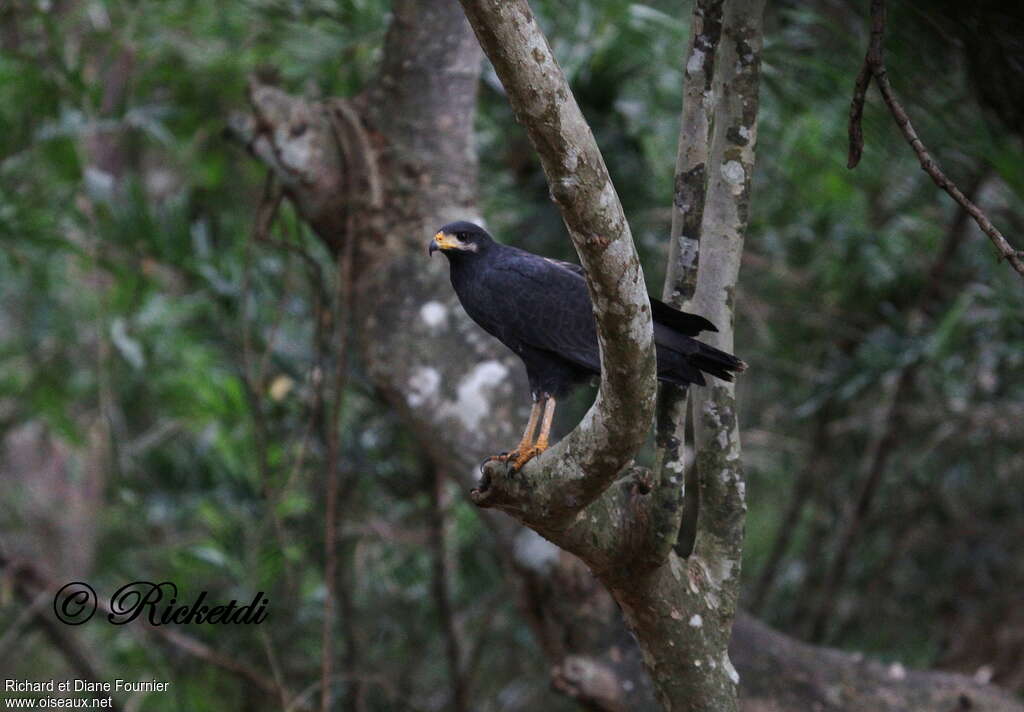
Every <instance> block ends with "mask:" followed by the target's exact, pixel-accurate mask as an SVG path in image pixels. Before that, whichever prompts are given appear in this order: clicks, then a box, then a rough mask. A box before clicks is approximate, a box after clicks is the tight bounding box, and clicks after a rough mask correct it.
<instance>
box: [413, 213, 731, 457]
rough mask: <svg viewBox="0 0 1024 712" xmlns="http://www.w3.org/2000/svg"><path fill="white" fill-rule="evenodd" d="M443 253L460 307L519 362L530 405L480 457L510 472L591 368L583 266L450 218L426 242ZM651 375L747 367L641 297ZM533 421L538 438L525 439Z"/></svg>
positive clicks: (594, 363)
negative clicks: (650, 341)
mask: <svg viewBox="0 0 1024 712" xmlns="http://www.w3.org/2000/svg"><path fill="white" fill-rule="evenodd" d="M436 250H440V251H441V253H442V254H443V255H444V256H445V257H447V258H448V263H449V266H450V271H451V279H452V286H453V287H455V293H456V294H457V295H458V297H459V301H460V302H461V303H462V306H463V308H464V309H465V310H466V313H467V314H469V316H470V317H471V318H472V319H473V321H475V322H476V323H477V324H479V325H480V326H481V327H483V329H484V331H486V332H487V333H489V334H491V335H492V336H494V337H495V338H497V339H498V340H499V341H501V343H503V344H505V345H506V346H508V347H509V348H510V349H512V351H514V352H515V353H516V354H517V355H518V356H519V357H520V358H521V359H522V360H523V363H524V364H525V365H526V375H527V378H528V379H529V381H530V390H531V392H532V395H533V409H532V410H531V411H530V419H529V422H528V423H527V425H526V430H525V431H524V432H523V438H522V440H520V442H519V445H517V446H516V448H515V449H514V450H512V451H511V452H508V453H503V454H501V455H497V456H495V457H494V458H490V459H499V460H503V461H509V462H511V463H512V466H513V468H515V469H519V468H520V467H522V466H523V464H524V463H526V461H527V460H529V459H530V458H532V457H535V456H536V455H539V454H540V453H542V452H544V450H545V449H547V447H548V437H549V434H550V431H551V421H552V419H553V418H554V415H555V401H556V399H558V398H560V397H561V396H563V395H564V394H565V393H566V392H567V391H569V390H570V389H571V388H572V387H573V386H575V385H576V384H579V383H582V382H586V381H588V380H590V378H591V377H592V376H595V375H598V374H600V373H601V356H600V350H599V347H598V341H597V326H596V323H595V320H594V313H593V310H592V308H591V302H590V293H589V292H588V291H587V283H586V280H585V278H584V273H583V268H582V267H580V266H579V265H574V264H571V263H569V262H562V261H560V260H553V259H549V258H547V257H541V256H540V255H535V254H532V253H530V252H527V251H526V250H520V249H518V248H516V247H510V246H509V245H503V244H501V243H500V242H495V240H494V239H493V238H492V237H491V236H490V235H489V234H487V231H486V230H484V229H483V228H481V227H479V226H478V225H474V224H473V223H469V222H453V223H450V224H448V225H445V226H444V227H442V228H441V230H440V231H439V232H438V233H437V234H436V235H434V237H433V239H432V240H431V241H430V247H429V249H428V254H430V255H433V254H434V252H435V251H436ZM651 315H652V317H653V319H654V343H655V346H656V350H657V360H658V380H660V381H666V382H668V383H676V384H679V385H687V384H690V383H696V384H698V385H701V386H703V385H705V380H704V374H705V373H707V374H710V375H712V376H715V377H716V378H721V379H722V380H725V381H731V380H732V378H733V372H734V371H742V370H744V369H745V368H746V367H747V365H746V364H745V363H743V361H741V360H739V359H738V358H736V357H735V356H733V355H732V354H728V353H726V352H724V351H720V350H719V349H716V348H714V347H712V346H708V345H707V344H704V343H701V342H700V341H697V340H696V339H694V338H692V337H694V336H696V335H697V334H699V333H700V332H702V331H718V329H716V328H715V325H714V324H712V323H711V322H710V321H708V320H707V319H705V318H704V317H702V316H697V315H696V314H687V313H685V312H681V311H678V310H676V309H673V308H672V307H670V306H668V305H667V304H665V303H664V302H660V301H658V300H657V299H651ZM538 421H540V425H541V427H540V435H539V436H538V437H537V439H536V441H534V440H533V434H534V431H535V430H536V429H537V423H538Z"/></svg>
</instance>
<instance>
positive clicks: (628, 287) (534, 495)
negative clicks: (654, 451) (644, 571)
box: [461, 0, 655, 530]
mask: <svg viewBox="0 0 1024 712" xmlns="http://www.w3.org/2000/svg"><path fill="white" fill-rule="evenodd" d="M461 1H462V6H463V8H464V9H465V11H466V16H467V18H469V22H470V25H471V26H472V27H473V30H474V32H476V35H477V38H478V39H479V41H480V45H481V46H482V47H483V49H484V53H485V54H486V55H487V56H488V58H489V59H490V60H491V63H492V64H493V65H494V69H495V71H496V72H497V74H498V77H499V78H500V79H501V82H502V84H503V85H504V87H505V90H506V91H507V92H508V99H509V103H511V105H512V108H513V110H514V111H515V113H516V116H517V117H518V119H519V121H520V122H521V123H522V124H523V125H524V126H525V127H526V130H527V132H528V134H529V136H530V140H531V141H532V142H533V145H534V148H535V149H536V150H537V153H538V155H539V156H540V161H541V165H542V166H543V168H544V173H545V175H546V176H547V179H548V185H549V186H550V189H551V197H552V198H553V200H554V201H555V202H556V203H557V204H558V207H559V209H560V210H561V213H562V218H563V220H564V221H565V224H566V226H567V227H568V229H569V234H570V236H571V238H572V242H573V245H574V246H575V247H576V251H577V253H579V256H580V261H581V262H582V264H583V267H584V269H585V270H586V273H587V284H588V287H589V289H590V296H591V299H592V301H593V304H594V316H595V318H596V320H597V332H598V339H599V341H600V345H601V389H600V393H599V394H598V398H597V401H596V402H595V403H594V405H593V407H592V408H591V409H590V411H589V412H588V413H587V415H586V417H585V418H584V419H583V422H582V423H580V425H579V426H578V427H577V428H576V429H575V430H574V431H573V432H572V433H571V434H570V435H569V436H567V437H566V438H564V439H563V440H562V442H561V443H559V445H558V446H556V447H554V448H552V454H550V455H548V456H546V457H542V458H540V460H539V461H538V462H537V464H534V465H532V466H530V465H527V467H526V468H525V470H524V472H523V473H519V474H517V475H516V477H515V480H516V481H515V482H513V481H512V479H513V478H512V477H511V476H510V472H509V470H508V469H507V468H506V467H504V466H502V465H500V464H494V465H491V466H489V467H488V468H487V470H486V472H485V477H484V479H483V480H482V481H481V488H480V490H479V491H478V493H477V497H476V500H477V502H478V503H479V504H482V505H485V506H499V507H501V508H503V509H506V510H507V511H510V512H512V513H514V514H515V516H516V517H517V518H520V519H521V520H522V521H524V522H527V523H529V524H531V526H534V525H540V526H542V527H545V528H548V529H556V530H557V529H561V528H564V527H565V526H567V525H568V523H569V522H570V521H571V519H572V518H573V517H574V516H575V515H576V514H577V513H578V512H579V511H580V510H582V509H583V508H584V507H586V506H587V505H588V504H589V503H591V502H593V501H594V500H595V499H596V498H597V497H599V496H600V495H601V493H602V492H604V490H605V489H607V488H608V486H609V485H610V484H611V483H612V481H613V480H614V478H615V477H616V475H617V474H618V473H619V471H620V470H621V469H622V467H623V466H624V465H626V463H627V462H629V460H630V459H631V458H632V457H633V454H634V453H635V452H636V450H637V449H638V448H639V447H640V445H641V444H642V443H643V440H644V438H645V437H646V435H647V431H648V427H649V425H650V422H651V419H652V416H653V413H654V396H655V378H654V348H653V343H652V324H651V314H650V304H649V300H648V297H647V289H646V285H645V283H644V277H643V271H642V269H641V267H640V260H639V258H638V256H637V253H636V248H635V246H634V245H633V239H632V236H631V234H630V230H629V224H628V223H627V222H626V218H625V215H624V214H623V211H622V205H621V203H620V202H619V198H618V195H617V194H616V192H615V188H614V186H613V185H612V181H611V177H610V176H609V175H608V169H607V168H606V166H605V163H604V159H603V158H602V156H601V152H600V150H599V149H598V147H597V142H596V141H595V140H594V136H593V134H592V133H591V131H590V127H589V126H588V125H587V122H586V120H585V119H584V117H583V113H582V112H581V111H580V108H579V106H578V105H577V104H576V100H575V98H574V97H573V95H572V91H571V90H570V88H569V84H568V82H567V81H566V78H565V75H564V74H563V73H562V69H561V67H560V66H559V65H558V62H557V61H556V60H555V57H554V55H553V53H552V51H551V47H550V46H549V44H548V41H547V38H545V36H544V34H543V32H542V31H541V29H540V27H539V26H538V25H537V21H536V19H535V18H534V16H533V13H532V11H531V10H530V6H529V4H528V3H527V2H526V0H461ZM524 479H525V480H527V481H528V482H529V484H528V485H527V486H526V488H524V487H523V480H524ZM527 489H528V493H527V491H526V490H527ZM526 494H528V496H525V497H524V496H521V495H526Z"/></svg>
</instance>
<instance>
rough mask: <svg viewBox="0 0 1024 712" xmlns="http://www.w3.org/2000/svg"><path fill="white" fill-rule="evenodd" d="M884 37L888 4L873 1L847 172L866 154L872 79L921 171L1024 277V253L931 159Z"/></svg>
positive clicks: (854, 103) (852, 113)
mask: <svg viewBox="0 0 1024 712" xmlns="http://www.w3.org/2000/svg"><path fill="white" fill-rule="evenodd" d="M884 35H885V0H871V43H870V45H869V47H868V52H867V55H866V56H865V57H864V65H863V66H862V67H861V70H860V73H859V74H858V75H857V82H856V86H855V87H854V92H853V100H852V101H851V102H850V128H849V133H850V149H849V160H848V162H847V167H848V168H855V167H856V166H857V164H858V163H859V162H860V157H861V153H862V152H863V150H864V135H863V131H862V129H861V117H862V115H863V113H864V95H865V93H866V92H867V89H868V85H869V84H870V83H871V79H874V80H875V83H876V84H877V85H878V91H879V92H881V94H882V99H884V100H885V104H886V106H888V107H889V112H890V113H891V114H892V118H893V120H895V121H896V125H897V126H899V127H900V131H901V132H902V133H903V137H904V138H905V139H906V140H907V143H909V144H910V147H911V148H912V149H914V153H916V154H917V160H918V162H920V164H921V169H922V170H923V171H924V172H925V173H927V174H928V176H929V177H930V178H931V179H932V180H933V181H934V182H935V185H937V186H939V187H940V188H942V189H943V190H944V191H946V193H948V194H949V197H951V198H952V199H953V200H955V201H956V202H957V203H958V204H959V205H960V206H961V207H962V208H963V209H964V210H966V211H967V213H968V215H970V216H971V217H972V218H973V219H974V222H976V223H977V224H978V227H979V228H980V229H981V231H982V232H983V233H985V234H986V235H988V238H989V240H991V241H992V244H993V245H995V248H996V251H998V252H999V261H1000V262H1001V261H1002V260H1004V259H1005V260H1006V261H1007V262H1009V263H1010V264H1011V265H1012V266H1013V268H1014V269H1015V270H1016V271H1017V272H1018V273H1019V274H1020V275H1021V276H1022V277H1024V250H1016V249H1014V248H1013V246H1012V245H1011V244H1010V243H1009V242H1008V241H1007V239H1006V238H1005V237H1004V236H1003V233H1001V232H1000V231H999V229H998V228H997V227H996V226H995V225H993V224H992V221H991V220H989V219H988V216H987V215H985V213H983V212H982V211H981V208H979V207H978V206H977V205H975V204H974V202H973V201H972V200H971V199H970V198H968V197H967V196H966V195H964V193H963V191H962V190H960V188H958V187H957V185H956V183H954V182H953V181H951V180H950V179H949V177H948V176H946V174H945V173H944V172H943V171H942V168H940V167H939V164H938V162H937V161H936V160H935V159H934V158H933V157H932V155H931V153H929V151H928V149H927V148H926V147H925V145H924V142H923V141H921V139H920V137H918V135H917V131H916V130H915V129H914V125H913V124H912V123H911V122H910V116H909V115H908V114H907V112H906V110H905V109H904V108H903V105H902V104H901V103H900V101H899V99H897V98H896V93H895V92H894V91H893V89H892V85H891V84H890V83H889V74H888V72H887V71H886V69H885V55H884V46H883V45H882V39H883V37H884Z"/></svg>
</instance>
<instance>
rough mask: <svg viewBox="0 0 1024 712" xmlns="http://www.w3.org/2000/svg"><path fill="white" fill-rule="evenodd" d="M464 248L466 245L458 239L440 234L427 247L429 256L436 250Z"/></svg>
mask: <svg viewBox="0 0 1024 712" xmlns="http://www.w3.org/2000/svg"><path fill="white" fill-rule="evenodd" d="M464 248H465V245H464V244H463V243H462V242H461V241H460V240H459V239H458V238H456V237H454V236H452V235H448V234H445V233H443V232H439V233H437V234H436V235H434V238H433V239H432V240H431V241H430V245H429V246H428V247H427V254H428V255H432V254H434V252H435V251H436V250H460V249H464Z"/></svg>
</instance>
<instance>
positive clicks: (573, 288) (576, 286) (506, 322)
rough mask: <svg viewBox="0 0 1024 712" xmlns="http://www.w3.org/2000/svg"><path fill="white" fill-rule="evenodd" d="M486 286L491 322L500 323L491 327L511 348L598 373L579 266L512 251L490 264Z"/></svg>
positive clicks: (591, 320) (594, 335) (590, 317)
mask: <svg viewBox="0 0 1024 712" xmlns="http://www.w3.org/2000/svg"><path fill="white" fill-rule="evenodd" d="M572 267H575V269H573V268H572ZM485 287H486V289H487V291H488V293H489V297H490V305H489V306H488V307H487V309H486V311H487V316H488V317H489V319H488V320H489V321H491V322H492V323H493V324H494V326H495V327H497V328H496V329H495V330H493V331H492V329H490V328H488V331H492V333H495V335H497V336H498V337H499V338H500V339H501V340H502V341H504V342H505V343H506V344H507V345H508V346H510V347H511V348H512V349H513V350H517V346H526V347H530V348H533V349H539V350H542V351H546V352H550V353H553V354H557V355H558V356H560V357H562V358H564V359H566V360H568V361H571V362H572V363H574V364H576V365H577V366H579V367H581V368H584V369H587V370H590V371H593V372H595V373H598V372H600V369H601V358H600V353H599V351H598V345H597V331H596V328H595V325H594V314H593V310H592V308H591V305H590V295H589V294H588V292H587V284H586V281H585V280H584V278H583V272H582V270H581V269H580V268H579V267H577V266H574V265H570V264H569V263H568V262H559V261H558V260H549V259H547V258H545V257H539V256H537V255H533V254H530V253H529V252H525V251H522V250H511V249H510V250H508V251H507V252H506V253H505V254H504V255H503V256H502V258H501V259H500V260H496V261H495V263H494V264H491V265H489V267H488V270H487V277H486V281H485ZM495 322H498V323H495ZM485 328H487V327H485ZM498 330H500V331H501V333H500V334H499V333H498Z"/></svg>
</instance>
